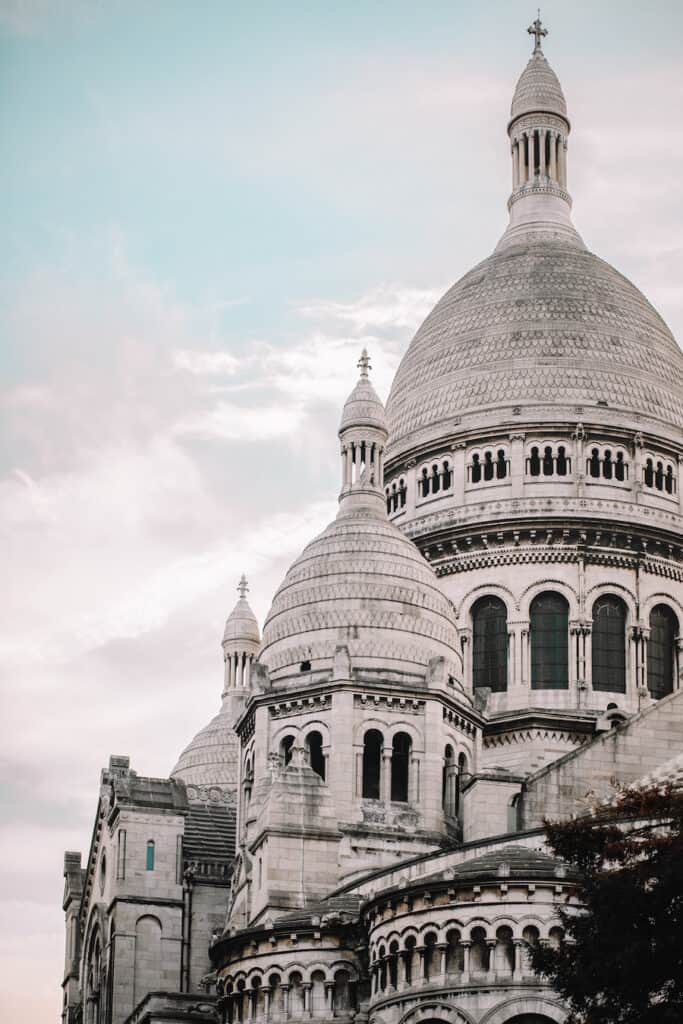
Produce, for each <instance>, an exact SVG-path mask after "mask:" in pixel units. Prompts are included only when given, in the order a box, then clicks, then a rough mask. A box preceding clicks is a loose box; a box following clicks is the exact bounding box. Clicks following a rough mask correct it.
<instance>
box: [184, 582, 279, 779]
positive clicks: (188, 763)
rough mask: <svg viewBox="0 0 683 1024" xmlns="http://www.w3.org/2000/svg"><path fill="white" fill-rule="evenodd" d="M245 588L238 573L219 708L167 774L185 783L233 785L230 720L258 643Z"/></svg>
mask: <svg viewBox="0 0 683 1024" xmlns="http://www.w3.org/2000/svg"><path fill="white" fill-rule="evenodd" d="M248 589H249V587H248V585H247V581H246V578H245V577H244V576H242V578H241V579H240V582H239V585H238V587H237V590H238V592H239V595H240V596H239V600H238V602H237V604H236V605H235V607H234V608H233V610H232V611H231V612H230V615H229V616H228V618H227V621H226V623H225V630H224V632H223V640H222V644H221V646H222V648H223V659H224V662H225V683H224V687H223V693H222V704H221V709H220V711H219V712H218V714H217V715H215V716H214V718H212V719H211V721H210V722H209V723H208V725H205V726H204V728H203V729H200V731H199V732H198V733H197V735H196V736H195V737H194V739H192V740H191V742H190V743H189V744H188V745H187V747H185V749H184V750H183V752H182V754H181V755H180V757H179V758H178V762H177V764H176V765H175V767H174V769H173V771H172V772H171V778H178V779H182V781H183V782H185V784H186V785H187V786H189V787H200V788H201V789H203V790H207V789H208V790H211V789H212V788H216V787H218V788H219V789H220V790H223V791H228V792H234V790H235V789H236V787H237V782H238V760H239V741H238V739H237V735H236V733H235V731H234V729H233V723H234V721H235V718H236V715H237V714H238V713H239V711H240V710H241V708H242V707H243V705H244V699H245V697H246V695H247V694H248V692H249V685H250V674H251V666H252V664H253V662H254V659H255V658H256V655H257V653H258V648H259V643H260V637H259V628H258V622H257V621H256V616H255V615H254V613H253V611H252V610H251V608H250V606H249V602H248V601H247V591H248ZM190 795H191V796H192V793H190Z"/></svg>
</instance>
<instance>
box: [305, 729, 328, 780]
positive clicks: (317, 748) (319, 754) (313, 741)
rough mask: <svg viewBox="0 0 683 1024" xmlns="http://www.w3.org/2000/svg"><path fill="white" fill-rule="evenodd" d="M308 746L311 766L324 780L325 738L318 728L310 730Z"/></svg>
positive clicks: (307, 738)
mask: <svg viewBox="0 0 683 1024" xmlns="http://www.w3.org/2000/svg"><path fill="white" fill-rule="evenodd" d="M306 746H307V747H308V758H309V763H310V765H311V768H312V769H313V771H314V772H315V773H316V775H319V776H320V778H321V779H322V780H323V782H324V781H325V755H324V754H323V738H322V736H321V735H320V733H319V732H318V731H317V729H316V730H315V731H314V732H309V734H308V736H307V737H306Z"/></svg>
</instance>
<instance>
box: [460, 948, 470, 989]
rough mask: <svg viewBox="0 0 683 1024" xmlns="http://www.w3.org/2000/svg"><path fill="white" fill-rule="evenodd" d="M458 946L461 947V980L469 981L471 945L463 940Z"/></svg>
mask: <svg viewBox="0 0 683 1024" xmlns="http://www.w3.org/2000/svg"><path fill="white" fill-rule="evenodd" d="M460 945H461V946H462V980H463V981H469V980H470V949H471V948H472V943H471V942H470V941H469V940H468V939H465V940H464V941H463V942H461V943H460Z"/></svg>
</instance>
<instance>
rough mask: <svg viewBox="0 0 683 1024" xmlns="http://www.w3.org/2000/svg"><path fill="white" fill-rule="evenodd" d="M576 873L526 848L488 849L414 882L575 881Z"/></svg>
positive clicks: (550, 858) (417, 883)
mask: <svg viewBox="0 0 683 1024" xmlns="http://www.w3.org/2000/svg"><path fill="white" fill-rule="evenodd" d="M578 879H579V874H578V872H577V871H576V870H575V869H574V868H572V867H571V866H569V865H568V864H565V863H564V862H563V861H561V860H558V859H557V858H555V857H549V856H548V854H546V853H540V852H539V851H538V850H530V849H528V848H527V847H525V846H503V847H501V848H500V849H496V850H490V851H489V852H487V853H483V854H481V856H479V857H473V858H472V860H466V861H464V862H463V863H462V864H457V865H455V866H454V867H453V868H447V869H446V870H445V871H439V872H437V873H435V874H433V875H427V876H426V877H424V878H419V879H415V884H416V885H425V884H427V885H428V884H429V883H430V882H437V881H442V880H443V881H451V880H453V881H454V882H456V883H457V882H473V883H474V882H484V881H501V882H507V881H510V880H518V881H522V880H524V881H526V880H529V881H534V880H537V881H558V882H559V881H563V880H568V881H576V880H578Z"/></svg>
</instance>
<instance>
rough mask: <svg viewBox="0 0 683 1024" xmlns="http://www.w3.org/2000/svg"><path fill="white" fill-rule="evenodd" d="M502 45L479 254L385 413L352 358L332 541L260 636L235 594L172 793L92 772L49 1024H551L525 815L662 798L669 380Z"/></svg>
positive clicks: (546, 939) (673, 726)
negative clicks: (534, 958) (586, 227)
mask: <svg viewBox="0 0 683 1024" xmlns="http://www.w3.org/2000/svg"><path fill="white" fill-rule="evenodd" d="M529 31H530V33H531V34H532V35H533V36H534V41H535V45H534V50H533V53H532V56H531V59H530V60H529V63H528V64H527V66H526V68H525V69H524V71H523V73H522V75H521V78H520V79H519V81H518V83H517V87H516V89H515V91H514V96H513V99H512V109H511V112H510V118H509V121H508V126H507V131H508V135H509V139H510V152H511V162H512V192H511V195H510V199H509V201H508V209H509V223H508V226H507V228H506V230H505V232H504V233H503V235H502V237H501V239H500V241H499V243H498V245H497V247H496V249H495V250H494V252H493V253H492V254H491V255H490V256H489V257H487V258H486V259H485V260H483V261H482V262H481V263H479V264H478V265H477V266H476V267H474V268H473V269H472V270H471V271H470V272H469V273H467V274H466V275H465V276H464V277H463V278H462V279H461V280H460V281H458V282H457V283H456V284H454V285H453V286H452V288H450V289H449V291H448V292H446V294H445V295H444V296H443V298H442V299H441V300H440V301H439V302H438V303H437V305H436V306H435V308H434V309H433V310H432V312H431V313H430V314H429V316H428V317H427V319H426V320H425V322H424V323H423V324H422V326H421V327H420V329H419V330H418V332H417V334H416V335H415V337H414V339H413V341H412V343H411V344H410V346H409V348H408V350H407V352H406V353H405V356H404V357H403V360H402V362H401V365H400V367H399V369H398V372H397V374H396V378H395V380H394V383H393V386H392V388H391V393H390V395H389V398H388V401H387V405H386V409H385V408H384V407H383V405H382V403H381V402H380V400H379V398H378V397H377V394H376V393H375V391H374V389H373V386H372V384H371V382H370V376H369V374H370V366H369V360H368V358H367V356H366V354H365V353H363V355H362V357H361V359H360V363H359V367H360V377H359V380H358V383H357V384H356V386H355V388H354V389H353V391H352V392H351V395H350V396H349V398H348V401H347V402H346V405H345V406H344V409H343V412H342V416H341V424H340V427H339V448H340V457H341V492H340V496H339V511H338V514H337V517H336V519H335V520H334V522H332V523H330V525H329V526H328V527H327V529H326V530H324V531H323V533H322V534H320V536H319V537H316V538H315V539H314V540H312V541H311V543H310V544H309V545H308V546H307V547H306V548H305V549H304V551H303V552H302V554H301V555H300V556H299V558H298V559H297V560H296V561H295V562H294V564H293V565H292V567H291V568H290V570H289V571H288V573H287V575H286V576H285V579H284V580H283V582H282V584H281V586H280V588H279V590H278V591H277V593H276V594H275V596H274V598H273V602H272V606H271V609H270V612H269V613H268V616H267V618H266V621H265V623H264V625H263V632H262V634H261V633H260V631H259V627H258V624H257V622H256V619H255V617H254V615H253V613H252V611H251V609H250V607H249V604H248V601H247V597H246V593H247V587H246V583H245V581H244V580H243V581H242V583H241V584H240V588H239V589H240V598H239V600H238V602H237V605H236V606H235V608H234V610H233V611H232V613H231V614H230V616H229V618H228V621H227V624H226V629H225V635H224V638H223V644H222V646H223V654H224V663H225V676H224V688H223V693H222V704H221V708H220V711H219V712H218V714H217V715H216V717H215V718H214V719H213V720H212V721H211V722H209V724H208V725H207V726H206V727H205V728H204V729H203V730H202V731H201V732H200V733H198V735H197V736H196V737H195V738H194V739H193V740H192V742H191V743H190V744H189V746H188V747H187V748H186V749H185V750H184V751H183V753H182V754H181V756H180V758H179V760H178V763H177V764H176V766H175V768H174V769H173V771H172V772H171V774H170V777H169V778H167V779H153V778H145V777H141V776H138V775H137V774H136V772H135V771H134V770H133V769H132V767H131V765H130V763H129V759H128V758H127V757H121V756H112V757H111V758H110V760H109V766H108V767H107V768H106V769H104V770H103V772H102V781H101V788H100V795H99V803H98V808H97V813H96V817H95V822H94V828H93V833H92V839H91V843H90V849H89V852H88V855H87V857H86V858H85V859H84V860H82V858H81V854H80V853H66V854H65V857H64V876H65V891H64V911H65V915H66V956H65V971H64V982H63V1014H62V1021H63V1024H124V1022H125V1024H148V1022H149V1024H170V1022H171V1021H173V1022H178V1021H182V1022H207V1021H214V1022H215V1021H229V1022H230V1024H252V1022H253V1024H257V1022H258V1024H265V1022H270V1024H286V1022H289V1021H291V1022H301V1021H312V1020H318V1021H326V1022H331V1021H332V1020H339V1021H340V1022H341V1024H350V1022H351V1021H355V1022H358V1024H366V1022H368V1024H426V1022H429V1024H551V1022H554V1024H562V1022H564V1021H565V1019H566V1016H567V1010H566V1008H565V1007H563V1005H562V1003H561V1001H560V1000H559V999H558V997H557V995H556V994H555V993H554V992H553V991H552V990H551V989H550V988H549V987H548V986H547V985H546V984H544V983H543V982H542V981H541V980H540V979H539V978H538V977H536V976H535V975H534V974H533V973H532V972H531V969H530V966H529V961H528V956H527V950H528V949H529V947H530V946H531V945H533V944H535V943H538V942H541V943H557V942H559V941H560V940H561V931H560V929H559V927H558V919H557V910H558V908H559V907H562V906H565V905H566V904H567V903H572V902H576V901H577V895H576V877H575V875H574V874H573V873H572V870H571V869H570V868H569V867H568V866H567V865H564V864H562V863H560V862H559V861H557V860H555V859H553V858H552V857H550V856H549V855H548V853H547V852H546V851H545V849H544V834H543V828H542V823H543V820H544V818H545V817H550V818H555V819H557V818H562V817H568V816H571V815H576V814H579V813H582V812H584V811H587V810H588V809H589V808H590V807H591V806H593V805H594V804H595V803H598V802H599V801H600V800H603V799H609V798H610V797H611V796H612V795H613V794H614V792H615V788H616V787H618V786H624V785H628V784H639V780H642V779H645V778H652V777H654V778H667V777H672V776H674V777H675V776H676V773H677V777H678V781H679V782H680V783H681V784H683V758H682V757H681V754H682V752H683V691H682V688H681V685H682V683H681V681H682V677H683V654H682V653H681V651H682V644H683V628H682V624H683V543H682V534H681V525H682V524H683V482H682V480H681V468H682V466H683V434H682V430H681V428H682V427H683V354H682V353H681V350H680V349H679V348H678V346H677V344H676V342H675V340H674V338H673V337H672V335H671V333H670V332H669V330H668V328H667V326H666V324H665V323H664V322H663V321H662V319H661V317H660V316H659V315H658V314H657V312H656V311H655V310H654V309H653V308H652V306H651V305H650V303H649V302H648V301H647V299H646V298H645V297H644V296H643V295H642V294H641V293H640V292H639V291H638V289H637V288H635V287H634V286H633V285H632V284H631V283H630V282H629V281H627V280H626V279H625V278H624V277H622V275H621V274H620V273H618V271H616V270H615V269H614V268H613V267H611V266H610V265H609V264H607V263H605V262H603V260H601V259H600V258H599V257H597V256H594V255H593V254H592V253H591V252H590V251H589V250H588V249H587V248H586V245H585V243H584V241H583V239H582V238H581V237H580V235H579V234H578V232H577V231H576V229H575V227H574V225H573V223H572V219H571V199H570V195H569V191H568V169H567V149H568V140H569V132H570V122H569V118H568V115H567V105H566V102H565V98H564V95H563V92H562V88H561V86H560V83H559V81H558V79H557V77H556V75H555V73H554V72H553V70H552V69H551V67H550V66H549V64H548V62H547V60H546V58H545V56H544V54H543V51H542V46H541V43H542V37H543V36H544V35H545V30H544V29H543V28H542V26H541V24H540V22H539V21H537V22H535V23H534V25H533V26H532V27H531V28H530V30H529ZM501 119H502V112H501ZM342 371H343V367H340V372H342ZM330 444H333V440H332V438H330Z"/></svg>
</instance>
